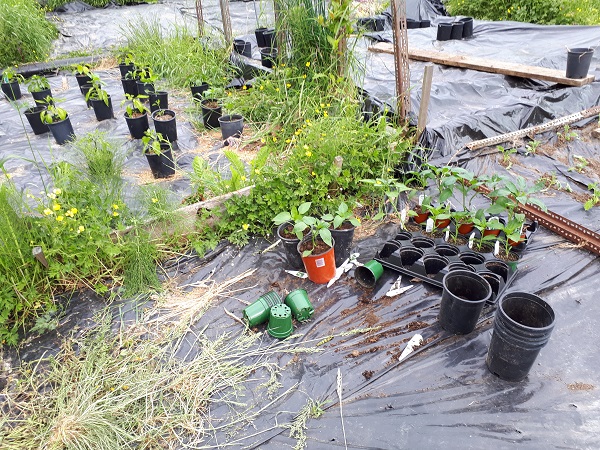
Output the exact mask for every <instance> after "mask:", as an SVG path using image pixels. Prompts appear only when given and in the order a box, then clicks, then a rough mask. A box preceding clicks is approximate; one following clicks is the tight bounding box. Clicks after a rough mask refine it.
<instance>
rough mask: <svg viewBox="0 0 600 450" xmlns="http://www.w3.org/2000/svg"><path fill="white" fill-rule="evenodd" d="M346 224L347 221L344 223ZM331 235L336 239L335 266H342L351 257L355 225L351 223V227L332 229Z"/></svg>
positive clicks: (334, 247) (334, 249)
mask: <svg viewBox="0 0 600 450" xmlns="http://www.w3.org/2000/svg"><path fill="white" fill-rule="evenodd" d="M345 224H346V222H344V224H343V225H345ZM348 224H349V222H348ZM331 237H332V238H333V240H334V241H335V245H334V246H333V251H334V253H335V267H340V266H341V265H342V264H343V263H344V261H346V259H348V258H349V257H350V250H351V249H352V240H353V239H354V226H352V225H351V227H350V228H345V229H340V228H338V229H336V230H331Z"/></svg>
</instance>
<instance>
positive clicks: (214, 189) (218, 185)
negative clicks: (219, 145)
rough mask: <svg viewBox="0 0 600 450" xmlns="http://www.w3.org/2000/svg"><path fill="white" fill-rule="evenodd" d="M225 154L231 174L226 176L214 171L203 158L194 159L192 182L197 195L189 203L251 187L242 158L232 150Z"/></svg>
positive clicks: (225, 151) (226, 151)
mask: <svg viewBox="0 0 600 450" xmlns="http://www.w3.org/2000/svg"><path fill="white" fill-rule="evenodd" d="M223 154H224V155H225V158H227V161H228V162H229V167H228V172H229V173H225V174H221V172H219V171H218V170H215V169H213V168H212V167H211V166H210V164H209V163H208V161H206V160H205V159H204V158H202V157H201V156H196V157H195V158H194V160H193V161H192V170H193V171H192V173H191V174H190V180H191V183H192V188H193V190H194V192H195V194H194V195H193V196H192V197H191V199H190V200H188V201H187V203H190V201H192V202H197V201H201V200H206V199H208V198H211V197H216V196H218V195H223V194H226V193H228V192H233V191H237V190H239V189H242V188H244V187H246V186H248V185H249V180H248V177H247V173H246V167H245V165H244V162H243V161H242V160H241V159H240V157H239V156H238V155H237V154H236V153H235V152H234V151H232V150H224V151H223Z"/></svg>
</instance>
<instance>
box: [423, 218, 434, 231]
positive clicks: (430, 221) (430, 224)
mask: <svg viewBox="0 0 600 450" xmlns="http://www.w3.org/2000/svg"><path fill="white" fill-rule="evenodd" d="M425 231H426V232H427V233H431V232H432V231H433V219H432V218H431V217H430V218H429V219H427V225H426V226H425Z"/></svg>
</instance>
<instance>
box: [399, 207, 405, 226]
mask: <svg viewBox="0 0 600 450" xmlns="http://www.w3.org/2000/svg"><path fill="white" fill-rule="evenodd" d="M400 221H401V222H402V223H404V222H406V210H405V209H403V210H402V212H401V213H400Z"/></svg>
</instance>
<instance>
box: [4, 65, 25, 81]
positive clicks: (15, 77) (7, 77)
mask: <svg viewBox="0 0 600 450" xmlns="http://www.w3.org/2000/svg"><path fill="white" fill-rule="evenodd" d="M15 67H16V66H15ZM15 81H17V82H19V83H22V82H24V81H25V78H23V75H21V74H20V73H18V72H17V71H16V70H15V68H14V67H7V68H5V69H4V71H3V72H2V83H14V82H15Z"/></svg>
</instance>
